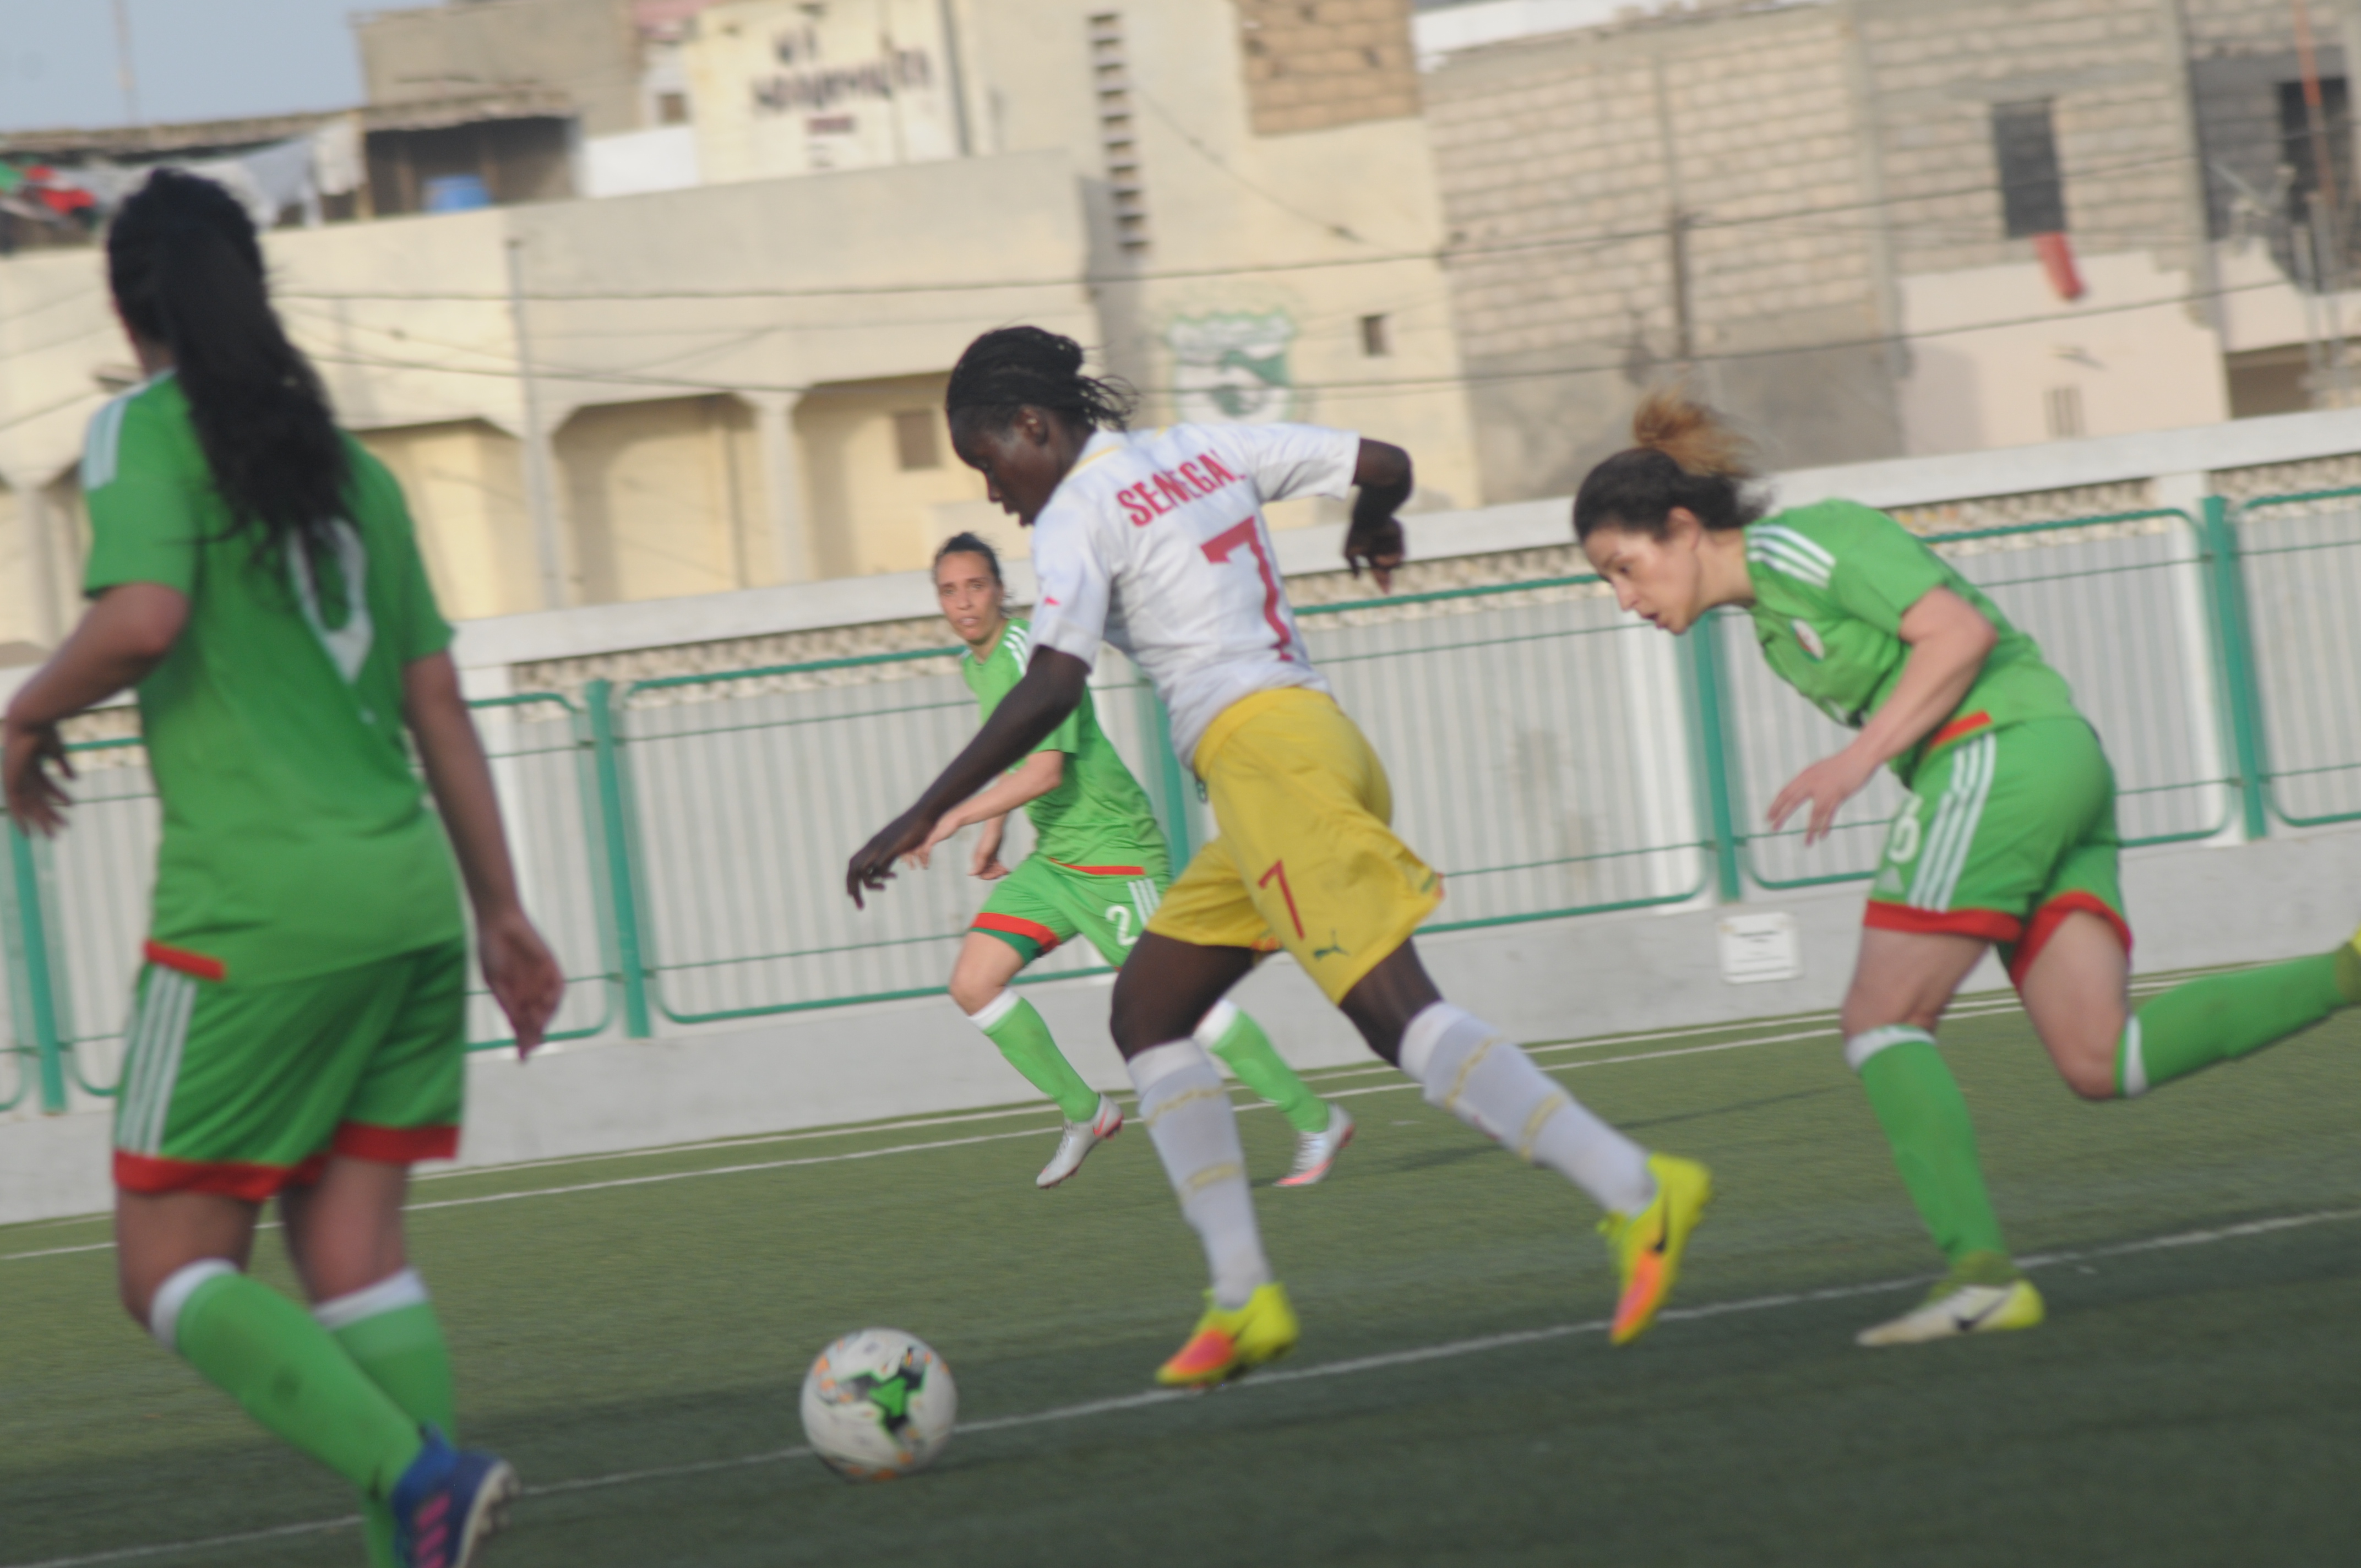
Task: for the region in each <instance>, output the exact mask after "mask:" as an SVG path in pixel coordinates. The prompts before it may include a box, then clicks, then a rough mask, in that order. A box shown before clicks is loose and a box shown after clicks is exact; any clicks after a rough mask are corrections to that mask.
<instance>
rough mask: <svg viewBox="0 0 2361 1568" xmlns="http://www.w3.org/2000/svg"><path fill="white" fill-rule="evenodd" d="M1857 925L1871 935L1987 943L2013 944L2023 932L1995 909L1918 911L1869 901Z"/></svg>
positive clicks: (2011, 918) (1913, 907)
mask: <svg viewBox="0 0 2361 1568" xmlns="http://www.w3.org/2000/svg"><path fill="white" fill-rule="evenodd" d="M1861 924H1862V925H1864V926H1866V927H1870V928H1871V929H1872V930H1875V931H1912V932H1919V933H1928V932H1933V933H1941V934H1945V935H1949V936H1954V937H1982V938H1983V939H1984V940H1985V941H1987V942H2014V941H2015V940H2016V938H2017V933H2018V932H2020V931H2023V930H2024V929H2025V922H2024V921H2022V920H2019V919H2018V918H2017V917H2016V916H2014V915H2004V914H2002V913H2001V912H2000V911H1999V910H1997V909H1947V910H1934V909H1921V908H1919V907H1918V906H1917V905H1913V904H1881V903H1879V902H1878V901H1877V900H1876V899H1873V898H1872V899H1871V900H1870V901H1869V907H1868V908H1866V909H1864V910H1863V911H1861Z"/></svg>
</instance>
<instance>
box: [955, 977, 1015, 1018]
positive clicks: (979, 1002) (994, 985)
mask: <svg viewBox="0 0 2361 1568" xmlns="http://www.w3.org/2000/svg"><path fill="white" fill-rule="evenodd" d="M1006 989H1007V987H1005V986H1004V985H1002V984H1001V983H1000V982H999V981H987V980H984V979H983V978H981V977H979V976H976V975H972V974H969V973H968V972H966V971H965V970H956V969H955V970H951V981H950V993H951V1000H952V1001H953V1002H955V1003H959V1010H960V1011H961V1012H962V1013H965V1014H969V1015H970V1016H973V1015H974V1014H978V1013H981V1012H983V1010H984V1009H985V1008H986V1007H988V1006H990V1005H991V1003H992V1000H993V998H994V997H996V996H998V995H999V994H1000V993H1001V992H1003V991H1005V990H1006Z"/></svg>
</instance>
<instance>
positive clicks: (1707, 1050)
mask: <svg viewBox="0 0 2361 1568" xmlns="http://www.w3.org/2000/svg"><path fill="white" fill-rule="evenodd" d="M2015 1010H2016V1007H2015V1003H1993V1004H1989V1005H1987V1006H1980V1007H1978V1008H1977V1009H1975V1010H1973V1011H1960V1010H1954V1011H1953V1012H1952V1013H1951V1014H1949V1016H1951V1017H1982V1016H1987V1015H1988V1014H1990V1013H1997V1012H2014V1011H2015ZM1805 1016H1806V1017H1808V1016H1811V1015H1810V1014H1805ZM1728 1027H1729V1025H1710V1026H1699V1027H1697V1028H1693V1029H1666V1030H1658V1031H1653V1032H1651V1033H1646V1034H1642V1035H1634V1036H1608V1037H1606V1038H1605V1039H1603V1040H1578V1041H1573V1042H1569V1043H1567V1044H1564V1045H1557V1046H1537V1047H1532V1054H1534V1055H1536V1056H1542V1055H1549V1054H1554V1053H1556V1052H1560V1051H1572V1050H1596V1049H1598V1048H1599V1047H1601V1046H1603V1045H1623V1044H1632V1043H1636V1042H1638V1041H1641V1040H1651V1039H1675V1038H1679V1037H1681V1036H1688V1035H1703V1034H1715V1033H1719V1032H1721V1031H1722V1030H1724V1029H1726V1028H1728ZM1837 1033H1838V1031H1837V1030H1836V1029H1834V1028H1832V1027H1823V1028H1815V1029H1799V1030H1795V1031H1791V1032H1789V1033H1786V1034H1779V1035H1760V1036H1752V1037H1751V1038H1745V1039H1737V1040H1720V1041H1716V1042H1715V1043H1713V1044H1711V1045H1705V1046H1681V1047H1675V1048H1673V1049H1670V1050H1662V1051H1634V1052H1631V1053H1630V1054H1628V1055H1625V1056H1618V1057H1589V1058H1585V1059H1583V1060H1581V1061H1567V1062H1554V1063H1551V1064H1549V1065H1548V1070H1549V1071H1551V1072H1572V1071H1574V1070H1575V1069H1577V1068H1589V1067H1616V1066H1620V1065H1622V1064H1625V1063H1629V1062H1642V1061H1664V1060H1666V1059H1668V1058H1674V1057H1693V1056H1709V1055H1712V1054H1715V1053H1717V1052H1721V1051H1738V1050H1749V1049H1752V1048H1753V1047H1756V1046H1777V1045H1785V1044H1788V1043H1790V1042H1793V1041H1795V1040H1817V1039H1827V1038H1831V1037H1833V1036H1835V1035H1836V1034H1837ZM1398 1070H1399V1069H1395V1068H1392V1067H1389V1066H1386V1065H1384V1064H1383V1063H1379V1064H1378V1065H1377V1066H1374V1067H1368V1068H1354V1069H1346V1070H1345V1071H1343V1072H1335V1073H1329V1074H1326V1075H1324V1076H1323V1078H1322V1079H1321V1080H1319V1081H1320V1083H1322V1084H1325V1083H1331V1082H1336V1081H1339V1080H1345V1079H1350V1078H1356V1077H1360V1076H1363V1075H1364V1074H1376V1073H1398ZM1315 1087H1316V1085H1315ZM1417 1087H1418V1085H1417V1084H1415V1083H1412V1082H1411V1081H1409V1080H1405V1079H1401V1078H1400V1077H1399V1076H1397V1077H1396V1079H1395V1080H1394V1081H1393V1082H1391V1083H1380V1084H1373V1085H1371V1086H1369V1087H1367V1088H1363V1089H1340V1090H1336V1091H1334V1092H1332V1093H1328V1094H1325V1095H1323V1096H1322V1098H1323V1099H1328V1100H1347V1099H1353V1098H1356V1097H1358V1096H1360V1095H1365V1094H1391V1093H1398V1092H1400V1091H1402V1090H1406V1089H1416V1088H1417ZM1237 1109H1238V1110H1239V1111H1240V1112H1247V1111H1268V1110H1271V1109H1273V1107H1271V1106H1269V1105H1268V1104H1265V1103H1264V1102H1261V1101H1258V1100H1257V1101H1252V1102H1248V1103H1246V1104H1244V1105H1240V1106H1238V1107H1237ZM1035 1114H1038V1109H1036V1108H1030V1107H1027V1108H1020V1109H1018V1110H1015V1111H982V1112H974V1113H968V1114H964V1115H959V1116H942V1117H928V1118H922V1119H918V1120H914V1121H908V1122H890V1123H884V1124H872V1125H870V1126H866V1127H847V1128H831V1129H822V1130H818V1131H812V1132H803V1133H782V1134H769V1135H761V1136H757V1137H752V1138H744V1139H726V1140H722V1141H720V1142H718V1143H713V1144H676V1145H672V1146H666V1147H662V1148H655V1149H631V1150H624V1151H621V1152H619V1153H616V1154H610V1155H574V1156H567V1157H565V1158H563V1159H555V1160H545V1161H544V1160H536V1161H527V1162H525V1163H523V1164H521V1165H515V1166H491V1167H484V1168H478V1169H474V1170H450V1171H438V1172H436V1173H435V1177H436V1178H443V1179H448V1178H450V1177H455V1176H491V1175H498V1174H500V1173H501V1172H503V1171H508V1170H531V1169H535V1168H540V1167H542V1166H545V1165H561V1164H576V1163H579V1162H583V1161H591V1160H601V1159H629V1158H639V1157H646V1156H649V1155H658V1154H690V1153H695V1152H697V1151H698V1150H701V1149H708V1148H730V1147H736V1146H741V1145H752V1144H766V1143H785V1142H790V1141H796V1140H802V1139H807V1138H825V1137H852V1136H857V1135H861V1134H863V1133H877V1132H888V1131H892V1130H895V1129H896V1128H902V1127H926V1126H941V1125H945V1124H951V1123H961V1122H981V1121H996V1120H999V1119H1002V1118H1004V1117H1008V1116H1021V1115H1035ZM1057 1130H1058V1129H1057V1128H1056V1127H1055V1126H1049V1127H1028V1128H1024V1129H1022V1130H1020V1131H1017V1132H1013V1133H987V1134H983V1135H979V1136H976V1137H970V1138H943V1139H939V1140H937V1141H935V1142H932V1143H920V1144H896V1145H895V1146H892V1147H890V1148H882V1149H854V1150H850V1151H848V1152H845V1153H842V1154H828V1155H807V1156H804V1157H800V1158H796V1159H778V1160H758V1161H754V1162H752V1163H749V1164H745V1165H723V1166H712V1167H708V1168H705V1169H702V1170H679V1171H666V1172H664V1173H662V1174H659V1175H653V1176H625V1177H616V1178H613V1179H609V1180H606V1181H584V1182H576V1183H572V1184H569V1185H567V1186H563V1187H536V1188H529V1189H526V1190H522V1191H516V1192H493V1193H485V1194H482V1195H480V1196H477V1197H472V1198H441V1199H432V1200H429V1201H426V1202H423V1203H412V1204H411V1205H410V1206H409V1207H410V1209H411V1210H412V1212H418V1211H423V1210H427V1209H461V1208H470V1207H473V1206H475V1205H477V1204H479V1203H505V1202H509V1201H512V1200H515V1199H519V1198H555V1197H559V1196H562V1195H565V1194H567V1193H574V1192H598V1191H603V1190H607V1189H609V1188H617V1187H645V1186H650V1185H653V1184H654V1183H657V1182H666V1181H686V1180H689V1179H694V1178H697V1177H705V1176H741V1175H744V1174H746V1173H748V1172H750V1171H761V1170H785V1169H789V1168H794V1167H796V1166H806V1165H837V1164H841V1163H843V1162H844V1161H847V1160H856V1159H879V1158H882V1157H884V1156H887V1155H900V1154H922V1153H925V1152H926V1151H928V1150H929V1149H949V1148H960V1147H962V1146H966V1145H969V1144H989V1143H996V1142H998V1141H1000V1140H1002V1139H1004V1138H1036V1137H1040V1136H1043V1135H1046V1134H1049V1133H1052V1132H1055V1131H1057ZM427 1179H434V1178H427ZM261 1228H262V1229H264V1230H269V1229H273V1228H275V1226H274V1223H271V1222H265V1223H264V1224H263V1225H262V1227H261ZM114 1248H115V1244H114V1243H113V1242H112V1241H103V1242H87V1243H83V1244H82V1245H78V1246H58V1247H43V1248H40V1249H38V1251H33V1252H12V1253H0V1263H21V1262H24V1261H26V1260H27V1259H31V1258H39V1257H65V1256H70V1255H73V1254H76V1253H91V1252H111V1251H113V1250H114Z"/></svg>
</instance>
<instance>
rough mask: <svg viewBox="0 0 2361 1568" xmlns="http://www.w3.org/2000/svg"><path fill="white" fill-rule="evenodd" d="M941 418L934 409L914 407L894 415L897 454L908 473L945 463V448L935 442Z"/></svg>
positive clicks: (903, 469)
mask: <svg viewBox="0 0 2361 1568" xmlns="http://www.w3.org/2000/svg"><path fill="white" fill-rule="evenodd" d="M938 418H939V416H938V415H937V414H936V412H935V411H934V410H932V409H913V410H910V411H907V412H906V413H897V414H895V416H894V456H895V459H896V460H897V461H898V462H899V463H900V464H901V466H902V472H904V473H905V474H915V473H917V471H918V470H920V469H922V468H939V467H941V466H943V458H942V449H941V448H940V447H939V446H938V445H936V444H935V425H936V422H937V420H938Z"/></svg>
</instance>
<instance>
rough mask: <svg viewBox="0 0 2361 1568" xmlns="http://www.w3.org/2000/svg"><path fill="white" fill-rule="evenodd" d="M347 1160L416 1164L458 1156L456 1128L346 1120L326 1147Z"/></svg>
mask: <svg viewBox="0 0 2361 1568" xmlns="http://www.w3.org/2000/svg"><path fill="white" fill-rule="evenodd" d="M329 1147H330V1148H331V1149H333V1150H335V1152H336V1153H337V1154H340V1155H343V1156H344V1157H346V1158H347V1159H367V1160H374V1161H376V1162H377V1163H378V1164H379V1165H415V1164H416V1163H417V1162H418V1161H420V1160H422V1159H456V1158H458V1157H459V1129H458V1128H456V1127H375V1126H371V1125H370V1124H368V1123H367V1122H346V1123H345V1124H343V1125H342V1126H340V1127H338V1128H337V1129H336V1137H335V1142H334V1143H332V1144H330V1145H329Z"/></svg>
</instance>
